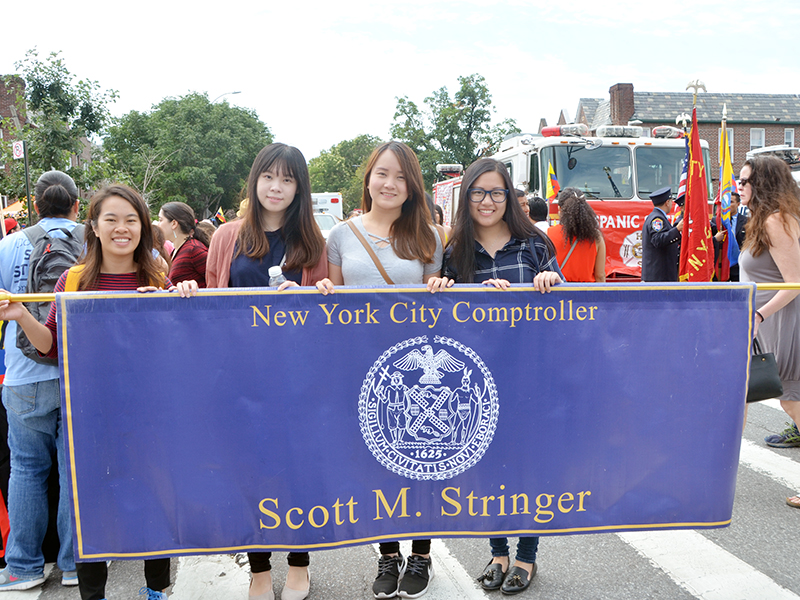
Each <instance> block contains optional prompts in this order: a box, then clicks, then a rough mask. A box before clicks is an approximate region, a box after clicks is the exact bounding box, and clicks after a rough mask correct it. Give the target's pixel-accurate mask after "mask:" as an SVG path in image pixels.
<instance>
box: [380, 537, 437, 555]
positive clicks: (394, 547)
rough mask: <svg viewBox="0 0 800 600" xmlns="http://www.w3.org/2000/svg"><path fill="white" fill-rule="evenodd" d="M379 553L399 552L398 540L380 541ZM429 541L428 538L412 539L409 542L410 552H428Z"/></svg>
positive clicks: (429, 550)
mask: <svg viewBox="0 0 800 600" xmlns="http://www.w3.org/2000/svg"><path fill="white" fill-rule="evenodd" d="M380 553H381V554H399V553H400V542H381V543H380ZM430 553H431V541H430V540H414V541H413V542H411V554H430Z"/></svg>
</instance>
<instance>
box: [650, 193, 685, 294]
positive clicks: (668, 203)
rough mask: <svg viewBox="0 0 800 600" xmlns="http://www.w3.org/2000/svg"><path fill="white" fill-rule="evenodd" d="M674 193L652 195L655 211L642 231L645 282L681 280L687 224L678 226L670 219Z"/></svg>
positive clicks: (681, 222)
mask: <svg viewBox="0 0 800 600" xmlns="http://www.w3.org/2000/svg"><path fill="white" fill-rule="evenodd" d="M671 191H672V190H671V188H669V187H665V188H661V189H660V190H656V191H655V192H653V193H652V194H650V199H651V200H652V201H653V205H654V208H653V212H651V213H650V215H649V216H648V217H647V219H646V220H645V222H644V227H643V228H642V281H678V263H679V261H680V254H681V244H680V240H681V231H683V221H680V222H679V223H678V224H677V226H676V225H673V224H672V223H670V222H669V219H668V218H667V213H668V212H669V211H670V210H672V203H673V201H672V198H671V197H670V194H671Z"/></svg>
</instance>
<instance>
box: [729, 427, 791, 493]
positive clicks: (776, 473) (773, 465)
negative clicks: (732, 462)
mask: <svg viewBox="0 0 800 600" xmlns="http://www.w3.org/2000/svg"><path fill="white" fill-rule="evenodd" d="M739 462H740V463H742V464H744V465H745V466H747V467H749V468H751V469H753V470H754V471H756V472H758V473H763V474H764V475H767V476H768V477H771V478H772V479H774V480H775V481H777V482H778V483H781V484H783V485H785V486H787V487H790V488H792V489H793V490H794V491H795V492H800V463H797V462H795V461H793V460H792V459H791V458H787V457H786V456H781V455H780V454H778V453H777V452H773V451H772V450H769V449H767V448H766V447H763V446H759V445H758V444H756V443H754V442H751V441H750V440H742V451H741V453H740V454H739Z"/></svg>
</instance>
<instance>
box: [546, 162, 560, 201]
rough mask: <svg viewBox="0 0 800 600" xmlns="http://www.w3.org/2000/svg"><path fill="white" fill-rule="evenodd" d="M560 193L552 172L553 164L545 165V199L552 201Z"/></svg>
mask: <svg viewBox="0 0 800 600" xmlns="http://www.w3.org/2000/svg"><path fill="white" fill-rule="evenodd" d="M560 191H561V186H560V185H558V179H557V178H556V172H555V171H553V163H547V199H548V200H553V199H554V198H556V197H557V196H558V192H560Z"/></svg>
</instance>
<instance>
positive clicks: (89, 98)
mask: <svg viewBox="0 0 800 600" xmlns="http://www.w3.org/2000/svg"><path fill="white" fill-rule="evenodd" d="M14 66H15V67H16V68H17V69H18V70H19V71H20V73H21V79H22V80H24V83H25V85H24V87H23V85H22V84H21V81H20V76H14V75H12V76H7V77H6V78H5V83H6V86H7V88H9V89H11V90H13V91H14V92H13V93H15V95H16V98H15V105H16V107H17V116H18V119H19V124H17V123H16V122H14V120H13V119H6V122H4V126H5V127H7V128H8V129H9V130H10V135H9V137H10V138H11V139H14V140H26V142H27V146H28V162H29V165H30V172H31V184H33V182H35V181H36V179H37V178H38V177H39V175H40V174H41V173H42V172H44V171H49V170H50V169H60V170H62V171H66V172H67V173H69V174H70V175H71V176H72V177H73V178H74V179H75V180H76V182H77V181H78V180H79V179H80V180H81V182H82V187H83V188H84V189H90V188H92V187H94V186H95V185H96V183H97V181H98V180H96V179H95V180H93V179H92V178H91V175H92V174H95V175H97V176H98V177H102V176H103V175H104V174H105V173H106V171H107V168H106V167H102V168H99V169H98V168H94V169H93V168H91V167H89V166H87V167H86V168H84V167H83V166H80V165H79V166H76V167H72V166H71V164H72V162H73V161H72V157H73V156H74V155H80V154H81V153H82V152H84V151H85V152H89V151H90V146H91V144H90V142H89V138H91V137H92V136H95V135H97V134H100V133H101V132H102V131H103V128H104V126H105V124H106V123H107V121H108V118H109V110H108V105H109V104H110V103H112V102H114V101H115V100H116V97H117V92H115V91H114V90H108V91H102V90H101V88H100V84H98V83H97V82H96V81H91V80H88V79H87V80H83V79H81V80H78V81H77V82H75V81H74V76H73V75H72V74H71V73H70V72H69V70H68V69H67V67H66V65H65V63H64V60H63V59H62V58H60V57H59V53H58V52H51V53H50V54H49V55H48V56H47V58H45V59H40V58H39V54H38V51H37V50H36V49H35V48H34V49H33V50H29V51H28V52H27V53H26V54H25V58H24V59H23V60H21V61H19V62H17V63H15V65H14ZM26 105H27V114H25V106H26ZM9 121H10V122H9ZM10 153H11V148H10V144H3V152H2V154H3V156H2V159H3V160H4V161H5V162H6V164H10V165H11V172H10V173H9V174H5V173H4V174H3V175H2V178H1V180H0V185H2V187H3V191H4V193H7V194H9V195H12V196H15V197H19V196H22V195H24V190H25V181H24V164H23V161H21V160H17V161H14V160H11V159H10Z"/></svg>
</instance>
